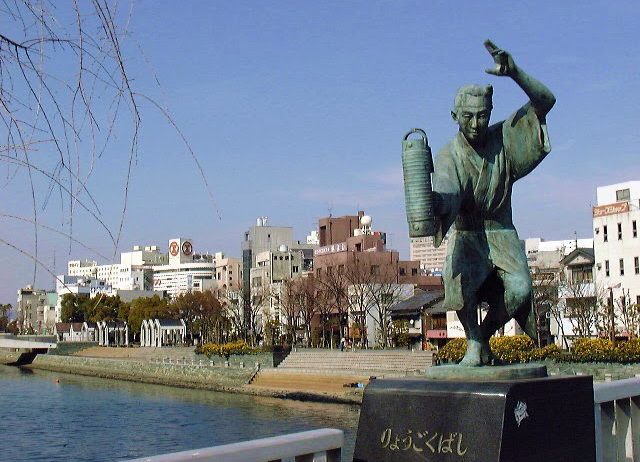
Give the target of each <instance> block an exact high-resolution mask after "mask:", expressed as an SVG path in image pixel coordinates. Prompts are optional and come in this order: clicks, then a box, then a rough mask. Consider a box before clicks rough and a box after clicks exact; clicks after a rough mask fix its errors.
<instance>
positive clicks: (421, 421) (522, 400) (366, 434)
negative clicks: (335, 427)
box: [353, 376, 595, 462]
mask: <svg viewBox="0 0 640 462" xmlns="http://www.w3.org/2000/svg"><path fill="white" fill-rule="evenodd" d="M425 460H427V461H431V462H440V461H442V462H450V461H468V462H534V461H535V462H542V461H544V462H574V461H575V462H578V461H579V462H593V461H595V439H594V411H593V379H592V377H590V376H579V377H544V378H532V379H514V380H493V381H491V380H489V381H487V380H486V379H485V380H483V381H469V380H466V381H460V380H457V381H456V380H433V379H425V378H414V379H412V378H407V379H380V380H373V381H372V382H371V383H370V384H369V385H368V386H367V388H366V389H365V392H364V399H363V403H362V409H361V412H360V422H359V425H358V435H357V439H356V448H355V455H354V458H353V461H354V462H400V461H402V462H411V461H425Z"/></svg>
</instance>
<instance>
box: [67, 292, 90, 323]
mask: <svg viewBox="0 0 640 462" xmlns="http://www.w3.org/2000/svg"><path fill="white" fill-rule="evenodd" d="M61 306H62V310H61V314H60V318H61V319H62V322H84V321H88V320H89V315H90V312H91V310H92V308H91V300H90V299H89V295H87V294H64V295H63V296H62V302H61Z"/></svg>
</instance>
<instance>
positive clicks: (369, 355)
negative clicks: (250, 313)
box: [278, 349, 433, 376]
mask: <svg viewBox="0 0 640 462" xmlns="http://www.w3.org/2000/svg"><path fill="white" fill-rule="evenodd" d="M432 365H433V354H432V352H431V351H409V350H355V351H343V352H341V351H339V350H320V349H298V350H297V351H292V352H291V353H290V354H289V356H287V357H286V359H285V360H284V361H283V362H282V363H280V365H279V366H278V370H279V371H281V372H282V373H285V372H286V371H291V372H293V371H296V372H308V373H319V374H351V375H375V374H384V375H396V376H397V375H416V374H421V373H424V371H425V370H426V369H427V368H428V367H431V366H432Z"/></svg>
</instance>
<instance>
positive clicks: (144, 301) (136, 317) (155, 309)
mask: <svg viewBox="0 0 640 462" xmlns="http://www.w3.org/2000/svg"><path fill="white" fill-rule="evenodd" d="M173 310H174V307H173V306H172V305H169V302H168V300H167V299H165V298H160V297H159V296H158V295H154V296H153V297H140V298H136V299H135V300H133V301H132V302H131V305H130V307H129V312H128V317H127V322H128V323H129V329H130V330H131V332H133V333H134V335H135V334H139V333H140V326H141V325H142V321H144V320H145V319H151V318H173V317H174V315H175V311H173Z"/></svg>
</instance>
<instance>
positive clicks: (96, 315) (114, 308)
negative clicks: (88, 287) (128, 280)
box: [89, 295, 127, 322]
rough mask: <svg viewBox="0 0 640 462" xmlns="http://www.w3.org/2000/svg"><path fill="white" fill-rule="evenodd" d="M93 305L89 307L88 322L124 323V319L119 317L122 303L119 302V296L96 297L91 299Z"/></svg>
mask: <svg viewBox="0 0 640 462" xmlns="http://www.w3.org/2000/svg"><path fill="white" fill-rule="evenodd" d="M92 300H93V301H94V305H93V306H92V307H91V311H90V313H89V320H90V321H93V322H98V321H113V320H116V319H120V320H123V321H126V320H127V318H126V317H120V307H121V305H122V304H123V302H122V301H121V300H120V296H118V295H116V296H115V297H107V296H102V295H101V296H98V297H95V298H94V299H92Z"/></svg>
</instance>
